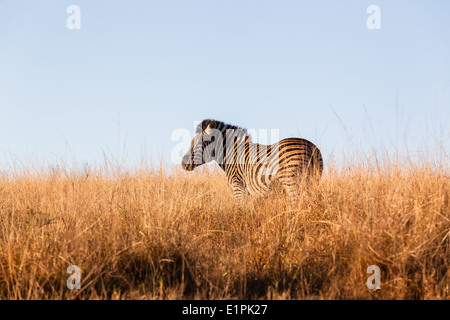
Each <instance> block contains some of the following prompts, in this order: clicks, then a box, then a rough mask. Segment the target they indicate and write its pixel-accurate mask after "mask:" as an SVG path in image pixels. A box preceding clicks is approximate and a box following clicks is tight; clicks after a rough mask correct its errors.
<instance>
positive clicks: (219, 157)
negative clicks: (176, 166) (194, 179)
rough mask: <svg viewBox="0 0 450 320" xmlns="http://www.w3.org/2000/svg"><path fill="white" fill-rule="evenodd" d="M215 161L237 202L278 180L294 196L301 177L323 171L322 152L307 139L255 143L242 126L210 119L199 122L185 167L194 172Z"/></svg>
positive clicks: (183, 162) (256, 193)
mask: <svg viewBox="0 0 450 320" xmlns="http://www.w3.org/2000/svg"><path fill="white" fill-rule="evenodd" d="M213 160H215V161H216V162H217V163H218V164H219V166H220V167H221V168H222V169H223V170H224V171H225V174H226V177H227V181H228V184H229V185H230V186H231V188H232V189H233V193H234V196H235V198H236V200H237V201H238V202H242V200H243V197H244V194H245V193H246V192H248V193H249V194H250V195H255V196H263V195H265V194H266V193H267V192H268V191H269V189H270V188H271V186H272V185H273V183H274V182H275V181H278V182H279V183H280V184H281V185H282V186H283V188H284V189H285V190H286V192H287V193H288V194H289V195H290V196H294V195H295V194H296V192H297V190H296V187H297V186H298V184H299V179H301V178H302V176H304V177H310V176H312V175H314V174H318V175H320V174H321V173H322V171H323V160H322V155H321V153H320V151H319V149H318V148H317V147H316V146H315V145H314V144H313V143H311V142H310V141H308V140H305V139H300V138H288V139H283V140H281V141H279V142H277V143H274V144H272V145H262V144H258V143H253V142H252V140H251V137H250V136H249V135H248V134H247V131H246V130H245V129H243V128H240V127H237V126H233V125H229V124H225V123H223V122H220V121H215V120H209V119H208V120H203V121H202V122H201V123H200V124H199V125H198V127H197V129H196V136H195V137H194V138H193V139H192V142H191V147H190V149H189V151H188V152H187V153H186V154H185V155H184V157H183V160H182V167H183V169H184V170H186V171H192V170H194V168H195V167H197V166H200V165H202V164H205V163H208V162H211V161H213Z"/></svg>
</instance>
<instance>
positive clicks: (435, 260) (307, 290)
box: [0, 162, 450, 299]
mask: <svg viewBox="0 0 450 320" xmlns="http://www.w3.org/2000/svg"><path fill="white" fill-rule="evenodd" d="M449 195H450V178H449V175H448V169H446V168H443V167H439V166H438V165H434V164H432V162H427V163H424V164H422V165H420V166H417V165H413V164H409V165H403V166H400V165H397V164H392V163H388V162H384V163H383V164H382V165H367V164H363V163H358V162H356V163H353V164H352V165H348V166H347V167H345V168H342V167H338V166H334V167H333V166H331V167H330V166H328V170H327V171H326V172H325V173H324V175H323V177H322V178H321V179H320V180H319V181H314V182H312V183H311V185H309V186H305V185H303V186H302V192H301V194H300V197H299V199H298V203H297V204H296V205H295V207H290V206H289V204H287V203H286V199H285V197H284V195H282V194H272V195H271V196H269V197H267V198H265V199H250V200H248V201H247V203H246V205H245V206H244V207H242V208H240V207H238V206H236V205H235V203H234V199H233V195H232V192H231V191H230V189H229V188H228V186H227V184H226V181H225V177H224V175H223V174H220V173H214V172H209V173H208V172H204V173H201V174H199V173H194V174H189V173H182V172H175V173H172V174H166V173H165V172H164V171H152V170H136V171H134V172H131V173H115V174H111V173H105V172H103V173H102V172H101V171H100V170H89V169H86V170H80V171H78V172H73V171H70V170H69V169H56V170H55V169H53V170H40V171H38V172H34V173H29V172H26V171H20V172H19V171H17V172H15V173H14V174H12V175H4V176H2V177H0V298H1V299H74V298H80V299H141V298H145V299H183V298H203V299H233V298H238V299H247V298H254V299H449V298H450V273H449V265H450V259H449V258H450V203H449ZM70 265H77V266H79V267H80V268H81V270H82V275H81V281H82V283H81V289H80V290H76V289H75V290H69V289H68V288H67V287H66V280H67V278H68V276H69V274H66V269H67V267H68V266H70ZM369 265H378V266H379V267H380V268H381V290H377V291H372V290H369V289H368V288H367V287H366V281H367V278H368V277H369V275H368V274H367V273H366V269H367V267H368V266H369Z"/></svg>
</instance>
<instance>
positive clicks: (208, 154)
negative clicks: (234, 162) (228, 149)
mask: <svg viewBox="0 0 450 320" xmlns="http://www.w3.org/2000/svg"><path fill="white" fill-rule="evenodd" d="M222 141H223V140H222V132H221V131H220V130H218V128H217V122H216V121H215V120H209V119H208V120H203V121H202V122H201V123H200V124H199V125H198V126H197V129H196V135H195V137H194V138H193V139H192V141H191V147H190V148H189V150H188V152H186V154H185V155H184V156H183V159H182V161H181V166H182V167H183V169H184V170H186V171H192V170H194V168H196V167H198V166H201V165H202V164H205V163H208V162H211V161H212V160H216V161H217V162H219V163H220V160H218V159H217V157H216V155H219V154H220V155H222V154H223V153H222V152H219V150H221V149H222Z"/></svg>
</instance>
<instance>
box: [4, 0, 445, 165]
mask: <svg viewBox="0 0 450 320" xmlns="http://www.w3.org/2000/svg"><path fill="white" fill-rule="evenodd" d="M73 4H75V5H78V6H79V7H80V9H81V29H80V30H69V29H68V28H67V27H66V19H67V18H68V17H69V14H67V13H66V9H67V7H68V6H69V5H73ZM372 4H375V5H378V6H379V7H380V9H381V29H380V30H369V29H368V28H367V27H366V20H367V18H368V17H369V16H370V14H368V13H366V9H367V7H368V6H369V5H372ZM449 17H450V2H449V1H445V0H441V1H438V0H436V1H400V0H397V1H376V0H372V1H361V0H358V1H356V0H355V1H299V0H296V1H287V0H284V1H274V0H271V1H267V0H239V1H228V0H227V1H225V0H222V1H218V0H202V1H200V0H189V1H185V0H183V1H181V0H177V1H175V0H164V1H163V0H158V1H104V0H96V1H87V0H85V1H82V0H70V1H69V0H68V1H66V0H53V1H50V0H47V1H44V0H42V1H31V0H29V1H12V0H0V164H2V163H3V165H4V164H5V162H8V161H11V159H16V160H17V161H19V162H20V161H27V160H28V159H29V157H30V156H32V157H34V158H35V159H38V160H39V161H44V162H47V163H52V162H58V159H60V158H63V159H65V160H66V161H68V162H70V163H73V164H83V163H96V162H101V161H102V159H103V152H106V153H112V154H114V155H117V154H118V153H122V152H126V153H127V154H128V161H129V163H131V164H133V163H137V162H138V160H139V159H141V157H142V155H143V153H144V151H145V152H146V153H147V155H148V156H149V158H152V159H153V161H156V162H159V160H160V159H161V157H163V158H164V159H166V161H169V162H170V156H171V150H172V148H173V147H174V146H175V145H176V144H177V142H176V141H175V142H174V141H171V135H172V132H173V131H174V130H175V129H179V128H185V129H188V130H190V131H192V130H193V125H194V121H199V120H202V119H204V118H215V119H218V120H223V121H226V122H230V123H233V124H236V125H240V126H243V127H247V128H256V129H260V128H261V129H272V128H274V129H279V130H280V138H284V137H289V136H300V137H303V138H307V139H309V140H311V141H313V142H315V143H316V144H317V145H318V146H319V147H320V148H321V149H322V150H323V153H324V154H325V160H327V159H330V158H331V157H332V155H335V154H339V153H340V152H341V150H350V151H351V150H355V149H358V148H360V147H361V146H363V149H364V150H369V149H370V148H372V147H376V148H378V147H379V146H384V147H386V148H387V149H388V150H394V149H395V148H403V147H404V146H408V148H409V149H410V151H411V152H413V153H414V152H424V150H425V152H426V151H430V150H427V148H429V147H430V146H431V145H432V144H434V143H435V141H436V140H438V141H441V142H443V143H444V144H446V146H449V145H450V144H449V143H448V140H449V138H450V131H449V130H450V126H449V123H450V19H449ZM124 144H125V147H123V145H124ZM119 145H120V147H119ZM447 152H448V149H447Z"/></svg>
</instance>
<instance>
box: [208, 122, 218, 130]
mask: <svg viewBox="0 0 450 320" xmlns="http://www.w3.org/2000/svg"><path fill="white" fill-rule="evenodd" d="M216 128H217V123H216V120H211V121H210V122H209V123H208V126H207V127H206V129H216Z"/></svg>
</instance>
